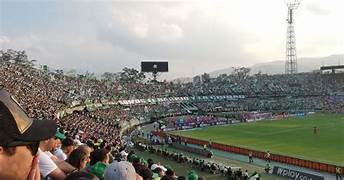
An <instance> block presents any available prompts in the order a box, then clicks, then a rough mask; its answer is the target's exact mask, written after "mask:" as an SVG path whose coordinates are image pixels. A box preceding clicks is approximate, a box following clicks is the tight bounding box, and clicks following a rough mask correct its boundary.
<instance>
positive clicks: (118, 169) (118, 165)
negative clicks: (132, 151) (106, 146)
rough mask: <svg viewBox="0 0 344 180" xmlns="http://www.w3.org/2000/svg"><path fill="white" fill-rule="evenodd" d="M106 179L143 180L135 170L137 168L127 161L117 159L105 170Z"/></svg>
mask: <svg viewBox="0 0 344 180" xmlns="http://www.w3.org/2000/svg"><path fill="white" fill-rule="evenodd" d="M104 177H105V180H113V179H116V180H142V177H141V176H140V175H138V174H137V173H136V172H135V168H134V167H133V165H131V164H130V163H129V162H127V161H120V162H118V161H115V162H113V163H111V164H110V165H109V166H108V167H107V168H106V170H105V174H104Z"/></svg>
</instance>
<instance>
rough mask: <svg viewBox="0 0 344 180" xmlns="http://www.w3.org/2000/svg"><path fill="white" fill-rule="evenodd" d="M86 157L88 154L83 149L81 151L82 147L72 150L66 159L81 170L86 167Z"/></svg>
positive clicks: (87, 157)
mask: <svg viewBox="0 0 344 180" xmlns="http://www.w3.org/2000/svg"><path fill="white" fill-rule="evenodd" d="M88 159H89V156H88V155H87V153H86V152H85V151H83V150H82V149H75V150H74V151H72V153H71V154H70V156H69V157H68V159H67V160H66V161H67V162H68V163H69V164H70V165H72V166H74V167H75V168H77V169H78V170H82V169H84V168H85V167H86V164H87V162H88Z"/></svg>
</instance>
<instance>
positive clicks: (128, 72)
mask: <svg viewBox="0 0 344 180" xmlns="http://www.w3.org/2000/svg"><path fill="white" fill-rule="evenodd" d="M145 78H146V76H145V74H144V73H142V72H139V71H138V70H136V69H134V68H127V67H125V68H123V70H122V72H121V73H120V77H119V81H120V83H121V84H126V83H143V80H144V79H145Z"/></svg>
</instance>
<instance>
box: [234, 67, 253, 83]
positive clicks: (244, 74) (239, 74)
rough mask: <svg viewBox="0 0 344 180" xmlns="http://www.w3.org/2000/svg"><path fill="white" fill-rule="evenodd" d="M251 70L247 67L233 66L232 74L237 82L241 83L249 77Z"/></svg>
mask: <svg viewBox="0 0 344 180" xmlns="http://www.w3.org/2000/svg"><path fill="white" fill-rule="evenodd" d="M250 71H251V69H250V68H246V67H233V72H232V74H231V75H232V76H233V78H234V80H235V81H236V82H238V83H241V82H243V81H245V80H246V79H247V78H248V77H249V75H250Z"/></svg>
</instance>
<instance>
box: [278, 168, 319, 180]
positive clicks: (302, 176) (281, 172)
mask: <svg viewBox="0 0 344 180" xmlns="http://www.w3.org/2000/svg"><path fill="white" fill-rule="evenodd" d="M272 173H273V174H276V175H278V176H282V177H288V178H291V179H294V180H324V177H322V176H318V175H313V174H308V173H305V172H301V171H296V170H291V169H287V168H282V167H278V166H275V167H274V169H273V171H272Z"/></svg>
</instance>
